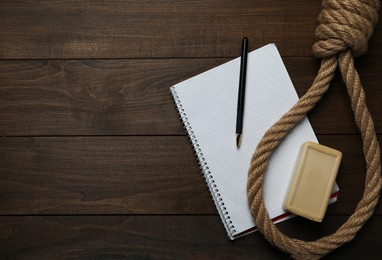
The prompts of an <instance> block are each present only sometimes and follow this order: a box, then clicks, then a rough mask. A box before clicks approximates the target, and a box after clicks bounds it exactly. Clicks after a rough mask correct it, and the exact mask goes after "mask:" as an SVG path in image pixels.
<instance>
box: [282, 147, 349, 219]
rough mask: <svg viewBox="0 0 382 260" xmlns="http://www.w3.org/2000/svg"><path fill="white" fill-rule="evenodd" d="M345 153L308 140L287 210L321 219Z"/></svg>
mask: <svg viewBox="0 0 382 260" xmlns="http://www.w3.org/2000/svg"><path fill="white" fill-rule="evenodd" d="M341 158H342V153H341V152H340V151H337V150H334V149H332V148H329V147H326V146H323V145H320V144H316V143H312V142H306V143H304V144H303V145H302V147H301V151H300V155H299V159H298V161H297V164H296V168H295V173H294V175H293V177H292V180H291V183H290V186H289V190H288V193H287V196H286V198H285V201H284V209H285V210H287V211H290V212H292V213H294V214H296V215H299V216H302V217H305V218H308V219H311V220H314V221H317V222H321V221H322V219H323V218H324V215H325V212H326V209H327V207H328V203H329V199H330V195H331V191H332V188H333V184H334V181H335V179H336V176H337V172H338V168H339V166H340V163H341Z"/></svg>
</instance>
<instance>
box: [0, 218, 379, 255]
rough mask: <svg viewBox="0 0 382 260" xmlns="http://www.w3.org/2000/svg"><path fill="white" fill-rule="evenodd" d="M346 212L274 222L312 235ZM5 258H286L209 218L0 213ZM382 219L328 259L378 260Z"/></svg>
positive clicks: (259, 238) (258, 239) (373, 221)
mask: <svg viewBox="0 0 382 260" xmlns="http://www.w3.org/2000/svg"><path fill="white" fill-rule="evenodd" d="M345 220H346V216H339V217H330V218H328V219H327V220H326V221H325V222H324V223H321V224H318V223H313V222H311V221H307V220H302V219H297V218H296V219H292V220H289V221H288V222H284V223H281V224H279V226H280V227H281V228H282V229H283V230H284V232H286V233H287V234H289V235H292V236H297V237H300V238H304V239H317V238H319V237H320V236H323V235H327V234H330V233H331V232H333V231H334V230H335V229H336V228H338V226H339V225H340V224H342V223H343V222H344V221H345ZM0 227H1V228H0V230H1V231H0V242H1V243H0V257H1V258H4V259H20V258H21V259H31V258H33V259H68V258H85V259H99V258H102V259H104V258H107V259H125V258H145V259H146V258H150V259H152V258H155V259H157V258H158V259H159V258H160V259H174V258H178V257H179V256H182V259H191V258H192V259H211V258H214V259H216V258H218V259H220V258H224V259H227V258H228V259H233V258H240V259H253V258H256V259H285V258H286V257H287V255H286V254H283V253H281V252H280V251H278V250H277V249H275V248H273V247H271V246H270V245H269V244H268V243H267V242H266V241H265V239H264V238H263V237H262V236H261V235H260V234H259V233H254V234H251V235H248V236H246V237H243V238H239V239H238V240H236V241H234V242H232V241H229V240H228V239H227V238H226V235H225V233H224V230H223V226H222V224H221V223H220V220H219V219H218V216H217V215H214V216H45V217H40V216H34V217H0ZM381 229H382V217H381V216H374V217H373V218H371V219H370V220H369V222H368V223H367V224H366V226H365V227H364V228H363V229H362V230H361V232H360V233H359V234H358V236H357V237H356V238H355V239H354V240H353V241H352V242H350V243H348V244H347V245H345V246H343V247H341V248H340V249H338V250H337V251H335V252H334V253H332V254H330V255H329V259H338V257H340V258H341V259H342V258H344V259H349V258H350V259H364V258H367V259H369V258H370V259H380V258H381V257H382V251H381V249H380V244H381V236H380V230H381Z"/></svg>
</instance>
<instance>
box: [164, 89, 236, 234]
mask: <svg viewBox="0 0 382 260" xmlns="http://www.w3.org/2000/svg"><path fill="white" fill-rule="evenodd" d="M170 90H171V94H172V96H173V98H174V101H175V105H176V107H177V109H178V114H179V116H180V118H181V119H182V122H183V126H184V128H185V129H186V131H187V133H188V136H189V138H190V142H191V143H192V146H193V150H194V152H195V154H196V157H197V159H198V163H199V167H200V169H201V170H202V172H203V177H204V180H205V181H206V183H207V186H208V188H209V190H210V193H211V196H212V198H213V200H214V202H215V206H216V208H217V209H218V212H219V214H220V216H221V218H222V220H224V221H222V222H223V224H224V226H225V227H226V229H227V231H228V232H229V233H230V235H231V236H232V235H233V234H234V233H236V230H235V226H234V225H233V224H232V220H231V217H230V215H229V213H228V211H227V208H226V207H225V204H224V201H223V198H222V196H221V194H220V192H219V189H218V188H217V185H216V183H215V180H214V178H213V175H212V173H211V171H210V168H209V166H208V163H207V162H206V160H205V158H204V156H203V153H202V150H201V148H200V146H199V143H198V140H197V139H196V136H195V134H194V131H193V130H192V126H191V125H190V122H189V121H188V118H187V114H186V113H185V111H184V109H183V106H182V103H181V101H180V99H179V96H178V95H177V93H176V91H175V88H174V87H172V88H171V89H170Z"/></svg>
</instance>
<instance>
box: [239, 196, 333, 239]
mask: <svg viewBox="0 0 382 260" xmlns="http://www.w3.org/2000/svg"><path fill="white" fill-rule="evenodd" d="M339 195H340V192H339V191H337V192H334V193H333V194H332V195H331V196H330V199H334V198H338V196H339ZM333 203H334V202H333ZM330 204H331V203H330ZM295 216H296V215H294V214H292V213H289V212H286V213H284V214H281V215H280V216H277V217H275V218H273V219H272V222H273V223H275V224H276V223H279V222H281V221H284V220H287V219H289V218H293V217H295ZM255 231H257V228H256V226H254V227H252V228H249V229H247V230H245V231H243V232H240V233H238V234H235V235H233V236H232V238H233V239H232V240H235V239H236V238H239V237H242V236H244V235H247V234H249V233H252V232H255Z"/></svg>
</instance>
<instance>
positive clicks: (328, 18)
mask: <svg viewBox="0 0 382 260" xmlns="http://www.w3.org/2000/svg"><path fill="white" fill-rule="evenodd" d="M322 6H323V10H322V11H321V13H320V15H319V18H318V20H319V22H320V25H319V26H318V27H317V29H316V33H315V36H316V39H317V42H316V43H315V44H314V45H313V52H314V54H315V55H316V56H317V57H319V58H322V61H321V66H320V69H319V71H318V74H317V76H316V78H315V80H314V82H313V84H312V86H311V87H310V88H309V90H308V91H307V92H306V94H305V95H304V96H303V97H301V98H300V100H299V101H298V102H297V103H296V104H295V105H294V106H293V107H292V108H291V109H290V110H289V111H288V112H287V113H285V114H284V115H283V116H282V117H281V119H279V120H278V121H277V122H276V123H275V124H274V125H273V126H272V127H271V128H269V129H268V131H267V132H266V133H265V134H264V136H263V138H262V140H261V141H260V143H259V144H258V146H257V148H256V151H255V153H254V154H253V156H252V159H251V164H250V167H249V170H248V187H247V188H248V202H249V206H250V209H251V212H252V215H253V217H254V220H255V223H256V226H257V228H258V230H259V231H260V232H261V233H262V234H264V236H265V238H266V239H267V240H268V241H269V242H270V243H271V244H273V245H275V246H277V247H278V248H279V249H280V250H282V251H284V252H287V253H289V254H291V255H292V257H294V258H296V259H317V258H320V257H323V256H324V255H326V254H328V253H330V252H331V251H332V250H334V249H336V248H338V247H340V246H341V245H343V244H344V243H346V242H349V241H350V240H352V239H353V238H354V236H355V235H356V234H357V232H358V231H359V230H360V229H361V228H362V226H363V225H364V223H365V222H366V221H367V220H368V219H369V218H370V217H371V216H372V214H373V212H374V209H375V206H376V204H377V202H378V200H379V194H380V191H381V186H382V178H381V161H380V158H381V154H380V148H379V144H378V141H377V137H376V134H375V130H374V123H373V120H372V118H371V115H370V113H369V111H368V109H367V106H366V101H365V99H366V98H365V93H364V90H363V87H362V85H361V81H360V78H359V75H358V72H357V71H356V69H355V67H354V59H353V57H357V56H360V55H362V54H364V53H366V51H367V41H368V39H369V38H370V37H371V35H372V32H373V30H374V26H375V24H376V23H377V20H378V10H379V6H380V4H379V1H378V0H324V1H323V4H322ZM337 65H338V66H339V69H340V72H341V75H342V78H343V81H344V82H345V84H346V87H347V91H348V94H349V97H350V100H351V106H352V109H353V111H354V117H355V121H356V124H357V126H358V128H359V130H360V132H361V137H362V142H363V152H364V156H365V160H366V168H367V171H366V178H365V190H364V193H363V197H362V199H361V201H360V202H359V203H358V205H357V207H356V209H355V212H354V213H353V214H352V215H351V216H350V217H349V219H348V220H347V221H346V222H345V223H344V224H343V225H342V226H341V227H340V228H339V229H338V230H337V231H336V232H335V233H333V234H332V235H329V236H326V237H323V238H320V239H318V240H316V241H310V242H306V241H303V240H298V239H295V238H291V237H288V236H287V235H285V234H284V233H282V232H281V231H280V230H279V229H278V228H277V227H276V226H275V225H274V224H273V222H272V220H271V219H270V217H269V215H268V212H267V209H266V208H265V204H264V197H263V191H264V188H263V183H264V173H265V170H266V168H267V165H268V161H269V159H270V157H271V155H272V152H273V151H274V150H275V149H276V148H277V146H278V145H279V144H280V142H281V141H282V140H283V138H284V137H285V136H286V135H287V134H288V132H289V131H290V130H291V129H292V128H293V127H294V126H295V125H296V124H297V123H298V122H299V121H300V120H301V119H302V118H304V117H305V115H306V113H308V112H309V111H310V110H311V109H313V108H314V106H315V105H316V103H317V102H318V101H319V100H320V99H321V97H322V96H323V94H324V93H325V92H326V91H327V89H328V88H329V85H330V82H331V80H332V78H333V76H334V73H335V71H336V68H337Z"/></svg>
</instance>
